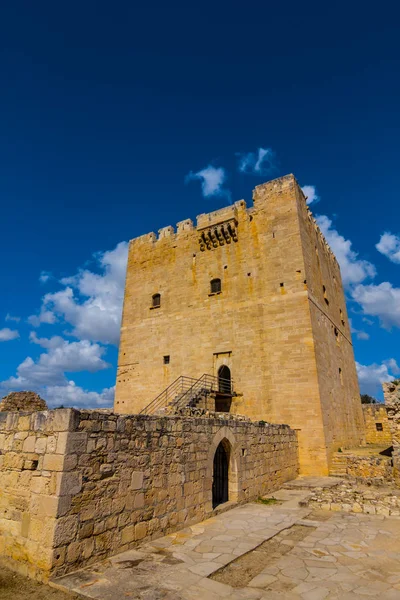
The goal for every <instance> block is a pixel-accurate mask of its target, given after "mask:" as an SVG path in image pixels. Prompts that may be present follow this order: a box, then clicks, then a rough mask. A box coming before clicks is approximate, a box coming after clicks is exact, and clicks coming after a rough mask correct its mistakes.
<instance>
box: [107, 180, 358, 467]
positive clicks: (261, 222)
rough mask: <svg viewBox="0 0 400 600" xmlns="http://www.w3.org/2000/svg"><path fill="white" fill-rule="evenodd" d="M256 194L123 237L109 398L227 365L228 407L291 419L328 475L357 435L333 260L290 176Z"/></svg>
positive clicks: (305, 448) (135, 399) (135, 407)
mask: <svg viewBox="0 0 400 600" xmlns="http://www.w3.org/2000/svg"><path fill="white" fill-rule="evenodd" d="M253 200H254V203H253V207H251V208H246V203H245V202H244V201H243V200H241V201H239V202H235V204H234V205H232V206H228V207H226V208H223V209H221V210H217V211H215V212H212V213H209V214H202V215H200V216H199V217H197V226H194V225H193V223H192V221H190V220H186V221H181V222H180V223H178V224H177V230H176V232H175V231H174V228H173V227H165V228H163V229H161V230H160V231H159V235H158V237H157V236H156V235H155V234H154V233H149V234H146V235H143V236H141V237H138V238H136V239H134V240H132V241H131V242H130V248H129V259H128V268H127V278H126V288H125V301H124V310H123V319H122V328H121V342H120V350H119V362H118V374H117V386H116V398H115V406H114V409H115V411H116V412H117V413H136V412H139V411H140V410H141V409H143V408H144V407H145V406H146V405H147V404H149V403H150V402H151V401H152V400H153V398H155V397H156V396H157V395H158V394H159V393H160V392H161V391H162V390H163V389H164V388H166V387H167V386H168V385H169V384H171V383H172V382H173V381H174V380H175V379H176V378H178V377H179V376H180V375H187V376H190V377H194V378H198V377H200V376H201V375H202V374H203V373H209V374H214V375H216V374H217V373H218V370H219V369H220V368H221V366H222V365H226V366H227V367H228V368H229V369H230V371H231V375H232V379H233V381H234V386H235V390H236V391H237V392H238V395H237V396H235V397H234V398H233V401H232V406H231V412H235V413H239V414H243V415H247V416H249V417H251V418H252V419H254V420H265V421H269V422H273V423H286V424H289V425H290V426H291V427H292V428H294V429H296V430H297V431H298V438H299V453H300V468H301V472H302V473H303V474H327V473H328V470H329V463H330V458H331V455H332V453H333V452H335V451H337V450H338V447H343V448H345V447H351V446H357V445H359V444H360V443H363V439H364V422H363V416H362V409H361V403H360V394H359V388H358V381H357V374H356V369H355V363H354V355H353V346H352V341H351V334H350V328H349V322H348V318H347V312H346V304H345V298H344V293H343V287H342V281H341V276H340V269H339V265H338V263H337V261H336V259H335V257H334V255H333V254H332V251H331V250H330V248H329V247H328V245H327V243H326V241H325V239H324V237H323V236H322V234H321V232H320V230H319V228H318V226H317V224H316V222H315V220H314V219H313V217H312V215H311V213H310V211H309V209H308V207H307V205H306V201H305V198H304V195H303V193H302V191H301V189H300V187H299V185H298V184H297V181H296V179H295V178H294V176H293V175H287V176H285V177H281V178H279V179H276V180H274V181H270V182H268V183H265V184H262V185H259V186H257V187H256V188H255V190H254V194H253ZM218 280H219V283H218ZM211 282H213V283H212V284H211ZM219 288H220V289H219Z"/></svg>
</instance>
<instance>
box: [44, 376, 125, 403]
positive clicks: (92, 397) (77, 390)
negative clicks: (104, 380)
mask: <svg viewBox="0 0 400 600" xmlns="http://www.w3.org/2000/svg"><path fill="white" fill-rule="evenodd" d="M114 393H115V386H113V387H110V388H105V389H104V390H102V391H101V392H91V391H87V390H84V389H83V388H81V387H80V386H78V385H76V383H75V382H74V381H68V383H67V385H49V386H47V387H45V388H43V389H41V395H42V397H43V398H44V399H45V400H46V402H47V404H48V406H49V407H57V406H74V407H76V408H89V407H90V408H105V407H112V406H113V403H114Z"/></svg>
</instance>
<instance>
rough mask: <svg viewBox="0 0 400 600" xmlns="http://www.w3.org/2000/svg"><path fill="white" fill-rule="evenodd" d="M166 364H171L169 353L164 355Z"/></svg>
mask: <svg viewBox="0 0 400 600" xmlns="http://www.w3.org/2000/svg"><path fill="white" fill-rule="evenodd" d="M164 365H169V354H167V355H166V356H164Z"/></svg>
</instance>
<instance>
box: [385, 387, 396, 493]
mask: <svg viewBox="0 0 400 600" xmlns="http://www.w3.org/2000/svg"><path fill="white" fill-rule="evenodd" d="M382 387H383V395H384V398H385V406H386V410H387V416H388V420H389V427H390V432H391V434H392V444H393V466H394V469H395V476H396V478H397V480H398V483H400V380H396V381H389V382H387V383H384V384H383V386H382Z"/></svg>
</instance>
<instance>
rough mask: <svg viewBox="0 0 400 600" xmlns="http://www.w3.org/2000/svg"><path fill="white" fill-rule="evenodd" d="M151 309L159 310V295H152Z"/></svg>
mask: <svg viewBox="0 0 400 600" xmlns="http://www.w3.org/2000/svg"><path fill="white" fill-rule="evenodd" d="M151 306H152V308H159V307H160V306H161V294H154V295H153V297H152V303H151Z"/></svg>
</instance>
